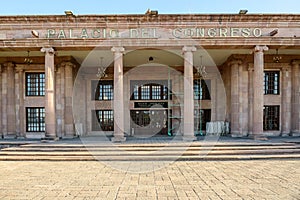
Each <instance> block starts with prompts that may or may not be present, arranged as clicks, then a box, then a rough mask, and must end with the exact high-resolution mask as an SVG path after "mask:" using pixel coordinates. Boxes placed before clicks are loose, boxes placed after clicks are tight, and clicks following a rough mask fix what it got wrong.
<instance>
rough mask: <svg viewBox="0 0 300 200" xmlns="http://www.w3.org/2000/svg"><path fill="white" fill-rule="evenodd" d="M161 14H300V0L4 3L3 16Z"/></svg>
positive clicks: (23, 0)
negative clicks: (147, 12)
mask: <svg viewBox="0 0 300 200" xmlns="http://www.w3.org/2000/svg"><path fill="white" fill-rule="evenodd" d="M147 8H150V9H152V10H158V11H159V13H164V14H165V13H186V14H189V13H237V12H238V11H239V10H240V9H247V10H248V11H249V12H248V13H249V14H251V13H294V14H299V13H300V0H108V1H107V0H72V1H71V0H1V6H0V15H47V14H64V11H65V10H72V11H73V13H74V14H75V15H84V14H143V13H145V11H146V10H147Z"/></svg>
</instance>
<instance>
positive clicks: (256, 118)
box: [252, 46, 268, 140]
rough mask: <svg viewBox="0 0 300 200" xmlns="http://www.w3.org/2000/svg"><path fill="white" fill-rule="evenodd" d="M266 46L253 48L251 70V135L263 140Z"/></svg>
mask: <svg viewBox="0 0 300 200" xmlns="http://www.w3.org/2000/svg"><path fill="white" fill-rule="evenodd" d="M267 50H268V47H267V46H256V47H255V48H254V72H253V126H252V128H253V137H254V139H257V140H264V139H266V138H265V137H264V135H263V134H264V133H263V107H264V82H263V80H264V51H267Z"/></svg>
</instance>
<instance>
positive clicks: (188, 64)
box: [182, 46, 197, 141]
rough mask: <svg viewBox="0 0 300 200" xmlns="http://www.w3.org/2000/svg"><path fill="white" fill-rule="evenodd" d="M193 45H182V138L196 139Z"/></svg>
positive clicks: (194, 49)
mask: <svg viewBox="0 0 300 200" xmlns="http://www.w3.org/2000/svg"><path fill="white" fill-rule="evenodd" d="M196 50H197V49H196V47H194V46H185V47H183V49H182V51H183V55H184V111H183V117H184V120H183V123H184V124H183V140H188V141H193V140H196V137H195V135H194V80H193V79H194V77H193V67H194V61H193V52H194V51H196Z"/></svg>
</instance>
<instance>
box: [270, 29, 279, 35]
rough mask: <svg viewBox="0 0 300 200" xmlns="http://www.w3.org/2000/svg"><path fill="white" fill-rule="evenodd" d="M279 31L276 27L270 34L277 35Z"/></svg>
mask: <svg viewBox="0 0 300 200" xmlns="http://www.w3.org/2000/svg"><path fill="white" fill-rule="evenodd" d="M277 33H278V29H274V30H273V31H271V32H270V33H269V35H270V36H274V35H276V34H277Z"/></svg>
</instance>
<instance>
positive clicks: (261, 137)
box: [250, 135, 269, 141]
mask: <svg viewBox="0 0 300 200" xmlns="http://www.w3.org/2000/svg"><path fill="white" fill-rule="evenodd" d="M250 138H252V139H253V140H257V141H267V140H269V139H268V138H267V137H266V136H264V135H251V137H250Z"/></svg>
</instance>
